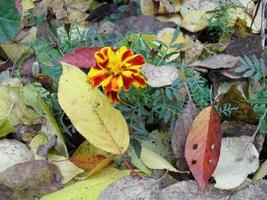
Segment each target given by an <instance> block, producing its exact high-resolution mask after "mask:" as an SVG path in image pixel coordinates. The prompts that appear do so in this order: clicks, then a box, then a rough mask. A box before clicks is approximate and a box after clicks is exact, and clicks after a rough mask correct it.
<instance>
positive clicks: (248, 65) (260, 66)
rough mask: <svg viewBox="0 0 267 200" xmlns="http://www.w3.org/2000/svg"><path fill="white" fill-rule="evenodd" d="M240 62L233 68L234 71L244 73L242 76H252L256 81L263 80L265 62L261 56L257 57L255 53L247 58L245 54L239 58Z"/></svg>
mask: <svg viewBox="0 0 267 200" xmlns="http://www.w3.org/2000/svg"><path fill="white" fill-rule="evenodd" d="M240 63H241V64H240V66H239V67H238V68H236V69H235V72H237V73H244V74H243V77H244V78H253V79H255V80H256V81H261V82H264V79H265V63H264V60H263V59H262V58H261V59H258V58H257V57H256V56H255V55H253V56H252V57H251V58H249V57H248V56H246V55H245V56H244V57H243V58H241V59H240Z"/></svg>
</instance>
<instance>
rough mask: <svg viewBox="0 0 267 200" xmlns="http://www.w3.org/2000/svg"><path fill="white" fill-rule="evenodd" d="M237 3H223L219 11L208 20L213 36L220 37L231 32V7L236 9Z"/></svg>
mask: <svg viewBox="0 0 267 200" xmlns="http://www.w3.org/2000/svg"><path fill="white" fill-rule="evenodd" d="M236 7H237V5H235V4H234V3H221V4H220V5H219V8H218V11H217V12H216V13H215V14H214V15H213V16H212V18H210V19H209V20H208V31H209V32H210V36H211V37H215V38H214V39H216V38H217V37H218V39H220V38H221V37H224V36H227V35H229V34H230V33H231V31H232V29H231V27H230V26H229V22H230V21H231V20H232V17H231V15H230V14H229V10H230V9H235V8H236Z"/></svg>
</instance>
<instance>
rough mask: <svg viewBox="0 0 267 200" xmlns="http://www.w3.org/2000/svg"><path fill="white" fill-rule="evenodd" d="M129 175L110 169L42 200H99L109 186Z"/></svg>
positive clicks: (125, 171) (125, 172)
mask: <svg viewBox="0 0 267 200" xmlns="http://www.w3.org/2000/svg"><path fill="white" fill-rule="evenodd" d="M129 175H130V172H129V171H127V170H118V169H116V168H112V167H109V168H106V169H105V170H102V171H101V172H100V173H98V174H96V175H94V176H92V177H90V178H88V179H87V180H84V181H79V182H76V183H74V184H72V185H70V186H67V187H65V188H63V189H62V190H59V191H57V192H54V193H51V194H48V195H46V196H43V197H42V198H41V200H73V199H90V200H98V197H99V195H100V193H101V192H102V191H103V190H104V189H105V188H106V187H107V186H108V185H109V184H111V183H112V182H113V181H115V180H117V179H119V178H121V177H124V176H129Z"/></svg>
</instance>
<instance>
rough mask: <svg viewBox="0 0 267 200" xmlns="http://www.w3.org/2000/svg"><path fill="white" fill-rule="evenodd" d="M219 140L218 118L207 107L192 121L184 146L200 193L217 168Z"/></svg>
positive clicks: (212, 109)
mask: <svg viewBox="0 0 267 200" xmlns="http://www.w3.org/2000/svg"><path fill="white" fill-rule="evenodd" d="M221 139H222V137H221V122H220V118H219V116H218V114H217V111H216V110H215V108H214V107H213V106H209V107H207V108H205V109H204V110H202V111H201V112H200V113H199V115H198V116H197V117H196V119H195V120H194V122H193V124H192V127H191V130H190V131H189V134H188V136H187V140H186V144H185V159H186V162H187V164H188V166H189V168H190V171H191V172H192V174H193V176H194V177H195V179H196V181H197V183H198V185H199V187H200V189H201V190H202V191H203V190H204V189H205V187H206V185H207V184H208V181H209V179H210V177H211V175H212V174H213V172H214V170H215V168H216V166H217V163H218V160H219V157H220V148H221Z"/></svg>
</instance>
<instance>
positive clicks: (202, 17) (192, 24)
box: [181, 10, 208, 33]
mask: <svg viewBox="0 0 267 200" xmlns="http://www.w3.org/2000/svg"><path fill="white" fill-rule="evenodd" d="M207 17H208V16H207V14H206V13H205V11H202V10H197V11H192V12H189V13H188V14H187V15H185V16H184V18H183V21H182V24H181V27H183V28H184V29H186V30H187V31H189V32H192V33H196V32H198V31H201V30H203V29H204V28H206V27H207V26H208V23H207Z"/></svg>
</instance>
